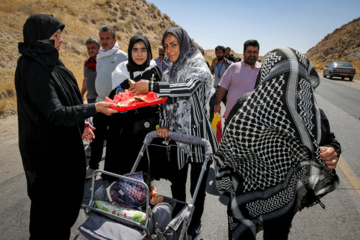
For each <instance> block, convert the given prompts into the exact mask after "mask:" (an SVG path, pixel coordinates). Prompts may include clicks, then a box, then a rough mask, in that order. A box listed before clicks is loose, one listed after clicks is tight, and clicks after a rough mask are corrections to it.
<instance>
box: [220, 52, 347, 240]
mask: <svg viewBox="0 0 360 240" xmlns="http://www.w3.org/2000/svg"><path fill="white" fill-rule="evenodd" d="M319 83H320V79H319V76H318V74H317V72H316V71H315V69H314V68H313V66H312V64H311V62H310V61H309V60H308V59H307V58H306V57H305V56H304V55H302V54H301V53H299V52H298V51H296V50H294V49H291V48H279V49H275V50H273V51H271V52H270V53H268V54H267V57H266V58H265V60H264V62H263V65H262V67H261V70H260V73H259V75H258V78H257V81H256V84H255V89H254V91H252V92H251V93H250V94H249V95H246V96H244V97H243V98H242V99H241V100H240V101H238V103H237V104H236V105H235V106H234V108H233V109H232V110H231V112H230V116H229V119H230V120H229V123H228V125H227V127H226V130H225V133H224V135H223V138H222V141H221V143H220V147H219V150H218V152H217V153H216V154H215V169H216V186H217V188H218V190H219V191H220V192H221V193H223V194H227V195H230V201H229V203H228V211H227V213H228V229H229V239H245V240H247V239H252V240H255V239H256V233H257V232H259V231H260V230H264V239H265V240H270V239H277V240H285V239H288V235H289V232H290V228H291V222H292V219H293V218H294V216H295V214H296V212H298V211H300V210H301V209H303V208H305V207H310V206H312V205H314V204H317V203H318V204H320V205H321V206H323V207H324V205H323V203H322V202H321V201H320V198H321V197H323V196H324V195H326V194H327V193H329V192H331V191H334V190H335V189H336V187H337V186H338V184H339V178H338V176H337V175H336V172H335V170H333V169H334V168H335V167H336V163H337V161H338V158H339V155H340V153H341V147H340V144H339V142H338V141H337V140H336V139H335V136H334V134H333V133H331V132H330V126H329V123H328V121H327V119H326V116H325V114H324V113H322V112H321V110H320V109H319V108H318V107H317V104H316V101H315V96H314V88H316V87H317V86H318V85H319Z"/></svg>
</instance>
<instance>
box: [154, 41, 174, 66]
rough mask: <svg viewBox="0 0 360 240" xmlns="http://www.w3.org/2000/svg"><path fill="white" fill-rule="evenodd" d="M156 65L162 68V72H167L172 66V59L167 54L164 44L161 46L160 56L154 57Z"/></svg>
mask: <svg viewBox="0 0 360 240" xmlns="http://www.w3.org/2000/svg"><path fill="white" fill-rule="evenodd" d="M154 60H155V62H156V65H157V66H158V67H159V68H160V70H161V72H165V70H166V69H168V68H169V67H170V66H171V62H170V59H169V58H168V57H167V56H165V50H164V47H163V46H159V56H158V57H157V58H155V59H154Z"/></svg>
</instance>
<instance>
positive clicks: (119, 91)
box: [116, 85, 124, 95]
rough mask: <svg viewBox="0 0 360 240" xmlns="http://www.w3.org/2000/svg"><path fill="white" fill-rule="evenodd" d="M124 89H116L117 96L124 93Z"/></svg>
mask: <svg viewBox="0 0 360 240" xmlns="http://www.w3.org/2000/svg"><path fill="white" fill-rule="evenodd" d="M123 92H124V89H122V87H121V85H119V86H117V87H116V95H118V94H119V93H123Z"/></svg>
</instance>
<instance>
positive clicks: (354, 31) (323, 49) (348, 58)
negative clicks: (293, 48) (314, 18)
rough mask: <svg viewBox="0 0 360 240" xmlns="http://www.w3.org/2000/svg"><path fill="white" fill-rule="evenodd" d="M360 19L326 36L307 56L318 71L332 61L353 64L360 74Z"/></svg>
mask: <svg viewBox="0 0 360 240" xmlns="http://www.w3.org/2000/svg"><path fill="white" fill-rule="evenodd" d="M359 36H360V18H357V19H354V20H353V21H351V22H349V23H347V24H345V25H343V26H342V27H340V28H337V29H335V31H334V32H332V33H330V34H328V35H326V36H325V37H324V38H323V39H322V40H321V41H320V42H319V43H318V44H317V45H316V46H315V47H313V48H311V49H309V51H308V52H307V53H306V56H307V57H308V58H309V59H310V60H311V62H312V63H313V65H314V66H315V68H317V70H318V71H322V70H323V69H324V67H325V66H327V65H329V63H330V62H332V61H343V62H351V63H352V64H353V65H354V67H355V68H356V70H357V75H358V76H359V73H360V38H359Z"/></svg>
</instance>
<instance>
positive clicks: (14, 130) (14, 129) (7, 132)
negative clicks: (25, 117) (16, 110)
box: [0, 114, 18, 142]
mask: <svg viewBox="0 0 360 240" xmlns="http://www.w3.org/2000/svg"><path fill="white" fill-rule="evenodd" d="M17 134H18V119H17V114H12V115H7V116H6V117H4V118H0V142H2V141H5V140H6V139H8V138H10V137H15V136H17Z"/></svg>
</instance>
